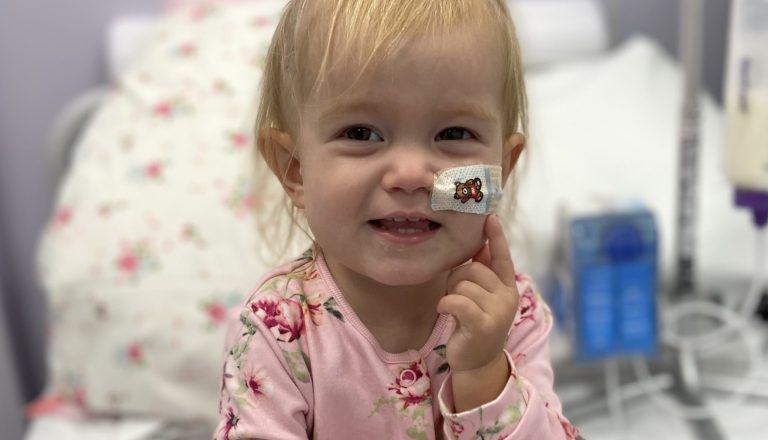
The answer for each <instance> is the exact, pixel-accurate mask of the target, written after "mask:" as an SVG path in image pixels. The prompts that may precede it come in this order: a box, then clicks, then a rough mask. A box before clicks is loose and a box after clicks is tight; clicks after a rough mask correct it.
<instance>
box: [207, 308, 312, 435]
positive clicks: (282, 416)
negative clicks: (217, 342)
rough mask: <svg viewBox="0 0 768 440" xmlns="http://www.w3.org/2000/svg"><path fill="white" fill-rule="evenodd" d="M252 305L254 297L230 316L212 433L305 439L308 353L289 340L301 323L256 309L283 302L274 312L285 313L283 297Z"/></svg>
mask: <svg viewBox="0 0 768 440" xmlns="http://www.w3.org/2000/svg"><path fill="white" fill-rule="evenodd" d="M270 301H272V303H270ZM254 304H256V301H255V300H254V301H252V302H251V303H249V304H246V306H245V307H242V308H240V309H239V310H236V311H234V312H233V315H232V316H231V319H230V321H229V322H230V324H229V327H228V336H227V353H226V358H225V361H224V370H223V372H222V382H221V398H220V400H219V424H218V427H217V429H216V431H215V433H214V437H213V438H214V440H240V439H242V440H245V439H249V440H250V439H264V440H270V439H275V440H276V439H280V440H298V439H301V440H306V439H308V438H310V437H311V436H310V435H309V434H308V432H311V426H310V425H311V416H310V414H311V412H312V404H311V402H312V394H311V393H312V391H311V390H312V384H311V377H310V373H309V358H308V357H307V355H306V352H305V351H304V350H303V349H302V347H301V344H300V343H299V339H293V338H294V337H296V338H299V336H297V335H300V331H298V330H297V326H298V325H301V324H300V323H299V322H298V321H294V322H291V321H284V322H277V321H276V320H275V319H270V318H269V317H267V318H266V319H264V318H263V317H262V316H260V315H259V314H257V313H256V312H257V311H263V310H277V309H278V308H280V307H283V308H284V310H282V313H279V314H277V313H276V314H275V315H274V316H279V317H280V318H285V317H287V316H290V314H289V313H287V312H290V309H285V308H286V307H291V304H285V300H281V299H280V298H266V299H265V298H263V297H262V298H260V299H259V300H258V304H259V305H264V304H266V306H264V307H262V308H260V309H257V308H256V306H254ZM270 307H273V308H272V309H270ZM262 315H263V313H262ZM265 320H266V323H265ZM291 328H293V329H294V330H296V331H294V332H291V331H290V329H291ZM286 329H288V331H285V330H286Z"/></svg>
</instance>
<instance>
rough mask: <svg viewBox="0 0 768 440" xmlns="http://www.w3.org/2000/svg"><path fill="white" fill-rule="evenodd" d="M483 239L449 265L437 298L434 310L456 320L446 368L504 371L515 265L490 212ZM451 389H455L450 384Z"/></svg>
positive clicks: (513, 306) (514, 297)
mask: <svg viewBox="0 0 768 440" xmlns="http://www.w3.org/2000/svg"><path fill="white" fill-rule="evenodd" d="M485 236H486V237H487V238H488V242H487V243H486V244H485V245H484V246H483V247H482V248H481V249H480V251H479V252H478V253H477V254H476V255H475V256H474V257H473V258H472V261H471V262H470V263H468V264H465V265H463V266H459V267H458V268H456V269H454V270H453V271H452V272H451V274H450V276H449V277H448V286H447V293H448V294H447V295H446V296H444V297H443V298H442V299H441V300H440V302H439V303H438V304H437V311H438V313H445V314H451V315H453V316H454V317H455V318H456V320H457V321H458V326H457V328H456V331H455V332H454V334H453V335H452V336H451V337H450V339H449V340H448V344H447V347H446V355H447V360H448V364H449V365H450V366H451V371H452V372H453V373H454V375H455V374H457V373H462V372H467V373H471V372H474V371H476V372H478V373H480V372H482V373H483V374H486V373H488V372H490V371H489V370H488V368H491V367H492V368H494V369H495V370H494V371H501V368H500V367H499V366H500V365H503V366H504V371H503V373H502V374H503V376H504V377H500V379H499V380H502V379H503V382H502V385H503V383H506V378H507V374H508V370H507V368H508V367H507V361H506V358H505V357H504V352H503V349H504V343H505V341H506V337H507V333H508V332H509V329H510V327H511V325H512V321H513V319H514V318H515V313H516V312H517V306H518V301H519V294H518V291H517V285H516V283H515V267H514V265H513V263H512V257H511V255H510V253H509V245H508V243H507V239H506V237H505V236H504V231H503V229H502V227H501V224H500V223H499V219H498V217H496V216H495V215H491V216H488V218H487V219H486V221H485ZM455 391H456V390H455Z"/></svg>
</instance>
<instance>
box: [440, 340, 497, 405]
mask: <svg viewBox="0 0 768 440" xmlns="http://www.w3.org/2000/svg"><path fill="white" fill-rule="evenodd" d="M510 369H511V367H510V365H509V361H508V360H507V355H506V353H505V352H503V351H502V352H501V353H499V355H498V356H496V357H495V358H494V359H493V360H492V361H491V362H489V363H487V364H485V365H483V366H481V367H478V368H474V369H472V370H463V371H455V370H454V371H452V373H451V374H452V378H451V382H452V385H453V401H454V406H455V410H456V412H457V413H459V412H464V411H468V410H470V409H473V408H477V407H479V406H481V405H485V404H486V403H488V402H492V401H493V400H496V398H497V397H499V395H500V394H501V392H502V391H503V390H504V387H505V386H506V384H507V381H508V380H509V375H510Z"/></svg>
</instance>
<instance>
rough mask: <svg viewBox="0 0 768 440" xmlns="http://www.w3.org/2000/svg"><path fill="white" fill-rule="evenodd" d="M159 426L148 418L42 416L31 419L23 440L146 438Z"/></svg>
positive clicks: (136, 439)
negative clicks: (109, 418) (113, 418)
mask: <svg viewBox="0 0 768 440" xmlns="http://www.w3.org/2000/svg"><path fill="white" fill-rule="evenodd" d="M161 427H162V421H160V420H149V419H138V418H137V419H121V420H104V419H89V418H80V417H76V418H72V417H66V416H45V417H39V418H36V419H34V420H33V421H32V423H31V424H30V425H29V428H28V429H27V433H26V436H25V439H26V440H50V439H58V440H145V439H149V438H151V436H152V435H153V433H155V432H157V430H158V429H160V428H161Z"/></svg>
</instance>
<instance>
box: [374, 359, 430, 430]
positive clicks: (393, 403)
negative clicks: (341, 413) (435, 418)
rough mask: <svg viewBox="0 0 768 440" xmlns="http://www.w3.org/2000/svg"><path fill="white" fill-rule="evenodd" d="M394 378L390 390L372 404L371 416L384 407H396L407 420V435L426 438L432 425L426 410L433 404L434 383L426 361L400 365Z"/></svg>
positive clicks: (389, 386) (388, 388)
mask: <svg viewBox="0 0 768 440" xmlns="http://www.w3.org/2000/svg"><path fill="white" fill-rule="evenodd" d="M395 374H396V375H395V377H394V380H393V381H392V382H391V383H390V384H388V385H387V390H388V391H389V393H388V394H387V395H386V396H385V397H381V398H379V399H378V400H376V401H375V402H374V404H373V410H372V411H371V414H370V415H371V416H373V415H375V414H377V413H378V412H380V411H381V410H382V409H383V408H384V407H389V408H393V409H395V410H396V412H397V413H398V414H400V417H402V418H404V419H406V420H407V422H406V423H407V425H408V427H407V428H406V431H405V434H406V435H407V436H408V437H409V438H415V439H422V438H423V439H426V438H428V436H427V434H426V433H427V429H429V430H431V429H433V428H432V425H431V423H430V422H429V421H428V417H427V413H426V411H427V410H428V409H430V408H431V407H432V383H431V381H430V379H429V372H428V371H427V368H426V366H425V365H424V363H423V362H420V361H419V362H412V363H411V364H410V365H403V366H400V367H398V369H397V371H396V373H395Z"/></svg>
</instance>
